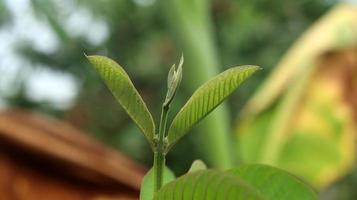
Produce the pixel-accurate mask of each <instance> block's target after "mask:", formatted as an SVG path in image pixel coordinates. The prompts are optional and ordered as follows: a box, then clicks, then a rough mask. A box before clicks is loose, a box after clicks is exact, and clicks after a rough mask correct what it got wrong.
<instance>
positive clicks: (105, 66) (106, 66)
mask: <svg viewBox="0 0 357 200" xmlns="http://www.w3.org/2000/svg"><path fill="white" fill-rule="evenodd" d="M87 58H88V59H89V61H90V62H91V63H92V64H93V66H94V67H95V69H96V70H97V72H98V73H99V74H100V76H101V77H102V79H103V80H104V82H105V83H106V85H107V86H108V88H109V89H110V91H111V92H112V93H113V95H114V97H115V98H116V99H117V100H118V102H119V103H120V105H121V106H122V107H123V108H124V110H125V111H126V112H127V113H128V115H129V116H130V117H131V119H132V120H133V121H134V122H135V123H136V124H137V125H138V126H139V128H140V129H141V131H142V132H143V133H144V135H145V136H146V137H147V139H148V140H149V142H150V144H151V145H153V137H154V133H155V124H154V120H153V118H152V116H151V114H150V112H149V110H148V108H147V106H146V104H145V102H144V101H143V99H142V98H141V96H140V94H139V93H138V91H137V90H136V89H135V87H134V85H133V83H132V82H131V80H130V78H129V76H128V74H127V73H126V72H125V71H124V69H123V68H122V67H121V66H120V65H119V64H117V63H116V62H115V61H113V60H111V59H109V58H107V57H104V56H87Z"/></svg>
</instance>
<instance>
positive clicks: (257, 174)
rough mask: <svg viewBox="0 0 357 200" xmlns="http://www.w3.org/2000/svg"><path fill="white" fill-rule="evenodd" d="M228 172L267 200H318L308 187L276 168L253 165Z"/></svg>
mask: <svg viewBox="0 0 357 200" xmlns="http://www.w3.org/2000/svg"><path fill="white" fill-rule="evenodd" d="M228 172H229V173H231V174H234V175H236V176H237V177H239V178H241V179H242V180H244V181H245V183H247V184H249V185H251V186H252V187H253V188H255V189H256V190H258V191H259V192H260V194H261V195H262V196H263V197H264V199H266V200H287V199H289V200H302V199H303V200H317V196H316V194H315V192H314V191H313V190H312V189H311V188H310V187H309V186H308V185H306V184H305V183H303V182H302V181H301V180H299V179H298V178H296V177H295V176H293V175H290V174H289V173H287V172H285V171H283V170H280V169H278V168H275V167H270V166H267V165H259V164H252V165H243V166H241V167H239V168H237V169H233V170H229V171H228Z"/></svg>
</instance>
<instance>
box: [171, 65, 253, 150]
mask: <svg viewBox="0 0 357 200" xmlns="http://www.w3.org/2000/svg"><path fill="white" fill-rule="evenodd" d="M258 69H259V67H258V66H240V67H233V68H231V69H228V70H226V71H224V72H222V73H221V74H219V75H217V76H216V77H214V78H213V79H211V80H210V81H208V82H206V83H205V84H203V85H202V86H201V87H200V88H198V89H197V90H196V91H195V92H194V93H193V95H192V96H191V98H190V99H189V100H188V101H187V103H186V104H185V105H184V106H183V108H182V109H181V110H180V111H179V113H178V114H177V115H176V117H175V118H174V120H173V122H172V124H171V126H170V129H169V133H168V142H169V148H170V147H172V145H173V144H174V143H176V142H177V141H178V140H179V139H180V138H181V137H183V136H184V135H185V134H186V133H187V131H189V130H190V129H191V128H192V127H193V126H194V125H195V124H196V123H198V122H199V121H200V120H202V119H203V118H204V117H205V116H206V115H208V114H209V113H210V112H211V111H212V110H214V109H215V108H216V107H217V106H218V105H219V104H220V103H222V101H223V100H224V99H225V98H227V97H228V96H229V95H230V94H231V93H232V92H233V91H234V90H235V89H236V88H237V87H238V86H239V85H240V84H241V83H242V82H243V81H244V80H246V79H247V78H248V77H249V76H251V75H252V74H253V73H254V72H255V71H257V70H258Z"/></svg>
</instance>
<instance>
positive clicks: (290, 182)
mask: <svg viewBox="0 0 357 200" xmlns="http://www.w3.org/2000/svg"><path fill="white" fill-rule="evenodd" d="M154 199H155V200H161V199H163V200H171V199H172V200H174V199H180V200H192V199H199V200H211V199H225V200H230V199H232V200H249V199H250V200H317V195H316V193H315V192H314V191H313V190H312V189H311V188H310V187H309V186H307V185H305V184H304V183H303V182H302V181H300V180H299V179H298V178H296V177H294V176H292V175H290V174H289V173H287V172H285V171H282V170H279V169H277V168H274V167H269V166H266V165H243V166H241V167H239V168H237V169H233V170H229V171H227V172H222V171H216V170H200V171H196V172H192V173H188V174H186V175H184V176H182V177H180V178H178V179H176V180H174V181H172V182H170V183H168V184H167V185H165V186H164V187H163V188H161V189H160V190H159V191H158V193H157V194H156V195H155V198H154Z"/></svg>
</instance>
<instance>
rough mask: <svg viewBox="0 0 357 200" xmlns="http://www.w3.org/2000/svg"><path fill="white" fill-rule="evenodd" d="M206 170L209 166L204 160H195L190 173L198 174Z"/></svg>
mask: <svg viewBox="0 0 357 200" xmlns="http://www.w3.org/2000/svg"><path fill="white" fill-rule="evenodd" d="M205 169H207V166H206V164H205V163H204V162H203V161H202V160H195V161H193V163H192V165H191V167H190V169H189V170H188V173H192V172H196V171H199V170H205Z"/></svg>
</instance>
